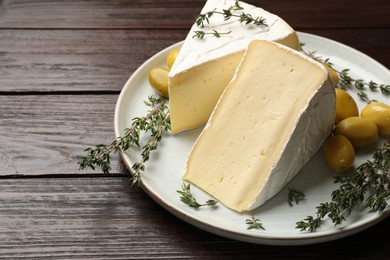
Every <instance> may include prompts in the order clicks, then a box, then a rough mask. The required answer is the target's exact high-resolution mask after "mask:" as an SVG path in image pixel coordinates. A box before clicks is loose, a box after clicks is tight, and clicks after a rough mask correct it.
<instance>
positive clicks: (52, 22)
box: [0, 0, 390, 259]
mask: <svg viewBox="0 0 390 260" xmlns="http://www.w3.org/2000/svg"><path fill="white" fill-rule="evenodd" d="M247 2H248V3H252V4H255V5H258V6H262V7H263V8H265V9H267V10H269V11H271V12H273V13H276V14H278V15H279V16H281V17H283V18H284V19H285V20H286V21H287V22H288V23H290V24H291V26H292V27H294V28H295V29H296V30H297V31H302V32H308V33H312V34H316V35H320V36H324V37H327V38H330V39H333V40H336V41H339V42H341V43H344V44H347V45H349V46H351V47H353V48H356V49H358V50H359V51H361V52H364V53H366V54H367V55H369V56H371V57H373V58H374V59H376V60H377V61H379V62H380V63H382V64H383V65H385V66H386V67H389V66H390V44H389V43H390V15H389V13H390V1H388V0H372V1H363V0H344V1H339V0H338V1H336V0H328V1H309V0H296V1H288V0H284V1H283V0H274V1H254V0H250V1H247ZM203 4H204V1H203V0H192V1H184V0H128V1H127V0H112V1H103V0H89V1H85V0H67V1H64V0H63V1H60V0H51V1H49V0H47V1H41V0H3V1H0V176H1V179H0V241H1V242H0V258H5V259H10V258H20V257H31V258H39V259H43V258H49V259H59V258H61V259H62V258H77V259H86V258H94V259H103V258H104V259H107V258H108V259H112V258H115V259H118V258H168V259H171V258H202V259H203V258H221V259H222V258H223V259H225V258H232V259H236V258H239V257H241V258H259V259H260V258H261V259H276V258H277V259H317V258H318V259H322V258H323V259H328V258H330V257H340V258H341V257H342V258H344V259H345V258H347V259H352V258H353V259H368V258H369V259H390V250H389V248H390V239H389V235H388V234H389V230H390V219H386V220H384V221H382V222H381V223H379V224H377V225H375V226H374V227H372V228H369V229H368V230H365V231H362V232H360V233H358V234H356V235H353V236H350V237H347V238H343V239H340V240H337V241H332V242H326V243H321V244H315V245H307V246H297V247H288V246H287V247H275V246H265V245H255V244H249V243H243V242H238V241H233V240H229V239H225V238H222V237H219V236H216V235H213V234H210V233H207V232H205V231H202V230H199V229H197V228H195V227H193V226H191V225H189V224H187V223H185V222H183V221H181V220H180V219H178V218H176V217H174V216H173V215H171V214H170V213H168V212H167V211H166V210H164V209H163V208H161V207H160V206H159V205H158V204H157V203H155V202H154V201H153V200H152V199H150V198H149V197H148V196H147V195H146V194H145V193H144V192H143V191H142V190H140V189H130V188H129V184H128V174H129V172H128V171H127V170H126V168H125V166H124V164H123V163H122V161H121V159H120V158H119V156H115V157H114V158H113V161H112V166H113V171H112V174H111V175H108V176H107V175H103V174H101V173H100V172H98V171H96V172H95V171H92V170H86V171H79V169H78V165H77V162H78V161H79V159H80V157H81V156H82V155H84V153H83V150H84V149H85V148H86V147H89V146H91V145H94V144H98V143H106V144H108V143H110V142H111V141H112V140H113V138H114V127H113V115H114V109H115V103H116V100H117V98H118V95H119V93H120V91H121V89H122V87H123V85H124V84H125V82H126V81H127V79H128V78H129V76H130V75H131V74H132V73H133V72H134V71H135V69H137V68H138V67H139V66H140V65H141V64H142V63H143V62H144V61H145V60H146V59H148V58H149V57H150V56H152V55H153V54H155V53H156V52H158V51H159V50H161V49H163V48H165V47H167V46H169V45H171V44H173V43H176V42H178V41H181V40H182V39H184V37H185V36H186V34H187V32H188V29H189V28H190V26H191V25H192V23H193V21H194V18H195V17H196V15H197V14H198V13H199V12H200V9H201V7H202V6H203ZM387 83H389V82H387Z"/></svg>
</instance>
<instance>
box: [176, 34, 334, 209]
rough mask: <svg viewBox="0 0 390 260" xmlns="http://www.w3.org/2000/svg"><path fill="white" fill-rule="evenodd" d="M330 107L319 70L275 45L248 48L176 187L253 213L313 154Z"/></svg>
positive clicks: (328, 122) (330, 89)
mask: <svg viewBox="0 0 390 260" xmlns="http://www.w3.org/2000/svg"><path fill="white" fill-rule="evenodd" d="M334 100H335V94H334V89H333V87H332V84H331V83H330V81H329V79H328V75H327V73H326V71H325V70H324V68H323V67H322V66H320V65H318V64H315V63H314V62H312V61H311V60H308V59H307V58H305V57H303V56H302V55H300V54H299V53H298V52H294V51H292V50H288V49H287V48H283V47H281V45H278V44H275V43H271V42H266V41H254V42H252V43H251V44H250V46H249V48H248V50H247V52H246V54H245V56H244V58H243V61H242V63H241V64H240V66H239V69H238V70H237V72H236V74H235V76H234V79H233V80H232V82H231V83H230V84H229V86H228V87H227V88H226V90H225V92H224V93H223V94H222V96H221V98H220V100H219V102H218V104H217V106H216V107H215V110H214V111H213V113H212V116H211V118H210V120H209V122H208V124H207V125H206V127H205V129H204V130H203V131H202V133H201V135H200V136H199V138H198V140H197V141H196V143H195V145H194V147H193V149H192V151H191V153H190V155H189V157H188V160H187V165H186V171H185V174H184V175H183V179H184V180H187V181H189V182H191V183H193V184H195V185H197V186H198V187H200V188H202V189H203V190H205V191H206V192H208V193H209V194H211V195H212V196H214V197H215V198H217V199H218V200H219V201H220V202H222V203H223V204H224V205H225V206H227V207H229V208H231V209H233V210H236V211H240V212H241V211H245V210H250V209H253V208H255V207H257V206H259V205H260V204H262V203H264V202H265V201H266V200H268V199H269V198H270V197H272V196H273V195H274V194H276V193H277V192H278V191H280V189H281V188H282V187H283V186H284V185H285V184H286V183H287V182H288V181H289V180H290V179H291V178H292V177H294V176H295V174H296V173H297V172H298V171H299V170H300V168H301V167H302V166H303V165H304V164H305V163H306V162H307V161H308V160H309V158H310V157H311V156H312V155H313V154H314V153H315V152H316V150H317V149H318V147H319V146H320V144H321V143H322V141H323V139H324V138H325V137H326V135H327V134H328V133H329V131H330V130H331V128H332V125H333V119H334V109H335V108H334V107H335V105H334V102H335V101H334ZM305 157H306V158H305ZM267 186H269V187H267Z"/></svg>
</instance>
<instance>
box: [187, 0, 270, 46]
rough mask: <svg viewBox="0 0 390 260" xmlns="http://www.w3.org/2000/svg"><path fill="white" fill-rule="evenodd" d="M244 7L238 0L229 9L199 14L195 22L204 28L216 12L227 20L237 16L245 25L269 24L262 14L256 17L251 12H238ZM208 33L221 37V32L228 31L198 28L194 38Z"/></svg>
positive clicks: (200, 37) (201, 37) (202, 36)
mask: <svg viewBox="0 0 390 260" xmlns="http://www.w3.org/2000/svg"><path fill="white" fill-rule="evenodd" d="M243 9H244V8H243V7H242V6H240V4H239V1H237V0H236V1H235V3H234V5H232V6H230V7H229V8H228V9H222V11H218V10H216V9H214V10H212V11H209V12H206V13H203V14H199V15H198V16H197V17H196V19H195V24H196V25H197V26H199V27H201V28H204V27H205V24H209V23H210V18H211V17H212V16H213V15H214V14H218V15H222V16H223V18H224V20H225V21H227V20H230V19H231V18H232V17H235V18H238V20H239V22H240V23H243V24H245V25H248V24H253V25H256V26H268V25H267V22H266V19H265V18H263V17H262V16H259V17H256V18H255V17H253V16H252V15H251V14H248V13H244V12H242V11H241V13H240V14H238V13H237V11H239V10H243ZM234 11H236V12H235V13H234ZM229 33H230V32H229ZM206 34H211V35H214V36H215V37H217V38H219V37H220V35H221V34H227V33H221V32H218V31H216V30H213V32H212V33H211V32H203V31H201V30H197V31H194V35H193V37H192V38H199V39H203V38H204V36H205V35H206Z"/></svg>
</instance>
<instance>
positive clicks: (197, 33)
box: [192, 30, 231, 39]
mask: <svg viewBox="0 0 390 260" xmlns="http://www.w3.org/2000/svg"><path fill="white" fill-rule="evenodd" d="M229 33H231V31H229V32H218V31H216V30H213V32H204V31H194V35H193V36H192V38H198V39H203V38H204V36H205V35H207V34H212V35H214V36H215V37H217V38H220V37H221V35H225V34H229Z"/></svg>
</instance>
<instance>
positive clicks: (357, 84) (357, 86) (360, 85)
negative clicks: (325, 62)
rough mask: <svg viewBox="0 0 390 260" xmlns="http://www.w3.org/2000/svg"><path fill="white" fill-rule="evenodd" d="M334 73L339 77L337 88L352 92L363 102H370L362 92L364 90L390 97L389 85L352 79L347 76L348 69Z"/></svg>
mask: <svg viewBox="0 0 390 260" xmlns="http://www.w3.org/2000/svg"><path fill="white" fill-rule="evenodd" d="M336 72H337V73H338V74H339V77H340V82H339V84H338V86H339V87H340V88H341V89H344V90H346V89H348V88H349V89H352V90H354V91H355V92H356V94H357V96H358V97H359V98H360V99H361V100H363V101H365V102H370V101H371V100H370V99H369V98H368V95H367V93H365V92H364V91H365V90H366V88H368V89H370V90H371V91H378V90H380V92H381V93H382V94H383V95H385V96H389V95H390V85H386V84H378V83H376V82H374V81H372V80H371V81H368V82H367V81H365V80H362V79H353V78H352V77H351V76H350V75H349V69H343V70H342V71H336Z"/></svg>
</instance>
